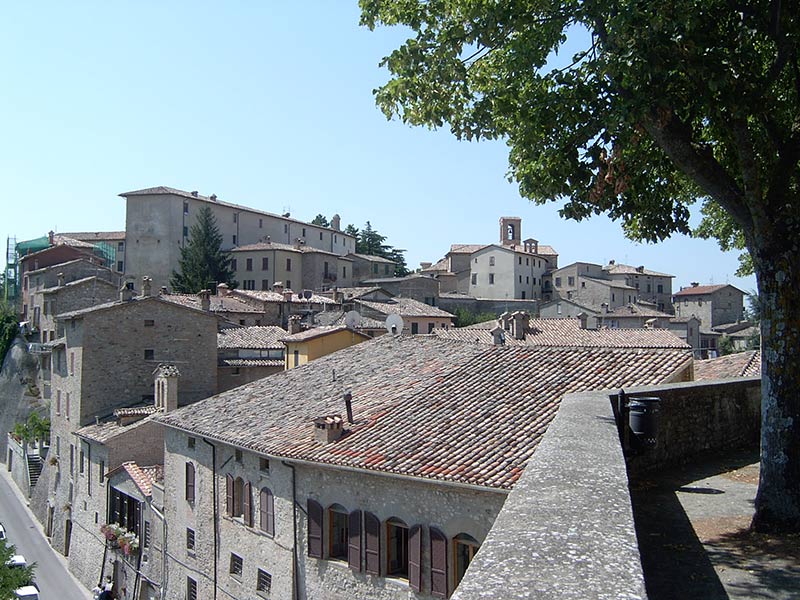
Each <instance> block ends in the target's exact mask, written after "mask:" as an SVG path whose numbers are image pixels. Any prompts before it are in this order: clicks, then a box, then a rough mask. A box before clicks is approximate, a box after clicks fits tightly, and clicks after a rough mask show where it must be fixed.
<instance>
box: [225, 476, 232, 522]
mask: <svg viewBox="0 0 800 600" xmlns="http://www.w3.org/2000/svg"><path fill="white" fill-rule="evenodd" d="M225 514H226V515H228V516H229V517H232V516H233V475H231V474H230V473H229V474H228V475H226V476H225Z"/></svg>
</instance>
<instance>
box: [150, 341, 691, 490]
mask: <svg viewBox="0 0 800 600" xmlns="http://www.w3.org/2000/svg"><path fill="white" fill-rule="evenodd" d="M689 364H691V353H690V352H689V351H686V350H682V349H619V348H613V349H608V348H589V349H586V348H582V349H576V348H545V347H533V346H527V347H525V346H513V347H495V346H487V345H476V344H463V343H457V342H452V341H448V340H442V339H439V338H435V337H433V336H388V335H387V336H382V337H380V338H377V339H375V340H372V341H369V342H365V343H363V344H358V345H356V346H352V347H350V348H346V349H344V350H341V351H339V352H336V353H334V354H330V355H328V356H325V357H322V358H319V359H317V360H315V361H313V362H311V363H308V364H306V365H304V366H301V367H298V368H296V369H292V370H290V371H284V372H281V373H277V374H275V375H273V376H271V377H269V378H267V379H263V380H259V381H255V382H252V383H249V384H245V385H243V386H241V387H238V388H235V389H233V390H229V391H227V392H223V393H222V394H218V395H217V396H213V397H211V398H208V399H206V400H202V401H200V402H198V403H196V404H194V405H192V406H191V407H190V408H189V407H187V408H186V409H179V410H177V411H174V412H171V413H168V414H165V415H161V416H159V417H158V419H159V421H161V422H163V423H165V424H166V425H168V426H172V427H176V428H179V429H181V430H183V431H186V432H194V433H197V434H200V435H206V436H209V437H212V438H214V439H217V440H220V441H222V442H224V443H229V444H232V445H234V446H237V447H241V448H246V449H250V450H252V451H254V452H257V453H261V454H265V455H268V456H275V457H283V458H287V459H291V458H296V459H302V460H307V461H312V462H317V463H323V464H332V465H341V466H347V467H352V468H357V469H365V470H375V471H383V472H388V473H396V474H402V475H407V476H413V477H420V478H426V479H436V480H442V481H451V482H460V483H466V484H473V485H476V486H486V487H491V488H503V489H508V488H511V487H512V486H513V485H514V483H515V482H516V481H517V479H518V478H519V475H520V473H521V472H522V469H523V468H524V466H525V464H526V461H527V460H528V458H529V457H530V456H531V455H532V454H533V452H534V451H535V449H536V447H537V445H538V443H539V441H540V440H541V437H542V435H543V434H544V432H545V430H546V428H547V426H548V424H549V423H550V421H551V420H552V419H553V417H554V416H555V414H556V411H557V410H558V405H559V402H560V399H561V397H562V396H563V395H564V394H566V393H570V392H578V391H587V390H592V389H615V390H616V389H618V388H619V387H631V386H635V385H652V384H657V383H661V382H663V381H665V380H668V379H669V378H671V377H674V376H675V375H676V374H677V373H678V372H680V371H681V370H682V369H684V368H686V367H687V366H688V365H689ZM334 371H335V373H336V377H335V378H334V377H332V375H331V373H332V372H334ZM345 392H351V394H352V407H353V413H354V420H355V423H352V424H350V423H346V424H345V433H344V435H343V436H342V437H341V438H340V439H338V440H337V441H335V442H332V443H329V444H321V443H319V442H317V441H316V440H315V437H314V434H313V421H314V419H315V418H318V417H323V416H327V415H336V414H342V413H343V412H344V408H345V407H344V401H343V394H344V393H345Z"/></svg>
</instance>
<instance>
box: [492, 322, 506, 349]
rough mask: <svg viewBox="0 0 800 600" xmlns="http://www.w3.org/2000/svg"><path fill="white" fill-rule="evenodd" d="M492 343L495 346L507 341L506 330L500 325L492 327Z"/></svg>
mask: <svg viewBox="0 0 800 600" xmlns="http://www.w3.org/2000/svg"><path fill="white" fill-rule="evenodd" d="M491 333H492V343H493V344H494V345H495V346H502V345H503V344H505V343H506V332H505V331H504V330H503V328H502V327H500V326H499V325H498V326H497V327H495V328H494V329H492V331H491Z"/></svg>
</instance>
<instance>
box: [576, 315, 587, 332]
mask: <svg viewBox="0 0 800 600" xmlns="http://www.w3.org/2000/svg"><path fill="white" fill-rule="evenodd" d="M578 320H579V321H580V322H581V329H586V325H587V324H588V322H589V315H587V314H586V313H585V312H579V313H578Z"/></svg>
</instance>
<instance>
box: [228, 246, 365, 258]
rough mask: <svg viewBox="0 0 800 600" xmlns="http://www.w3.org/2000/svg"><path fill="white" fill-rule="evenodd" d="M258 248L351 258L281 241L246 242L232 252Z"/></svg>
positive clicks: (250, 250)
mask: <svg viewBox="0 0 800 600" xmlns="http://www.w3.org/2000/svg"><path fill="white" fill-rule="evenodd" d="M258 250H283V251H284V252H299V253H301V254H312V253H313V254H328V255H329V256H335V257H337V258H342V259H344V260H348V261H349V260H350V259H349V258H345V257H344V256H339V255H338V254H336V253H335V252H328V251H327V250H320V249H319V248H314V247H313V246H307V245H306V244H299V245H297V246H293V245H292V244H281V243H279V242H255V243H253V244H245V245H244V246H237V247H236V248H233V249H232V250H231V252H255V251H258Z"/></svg>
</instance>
